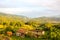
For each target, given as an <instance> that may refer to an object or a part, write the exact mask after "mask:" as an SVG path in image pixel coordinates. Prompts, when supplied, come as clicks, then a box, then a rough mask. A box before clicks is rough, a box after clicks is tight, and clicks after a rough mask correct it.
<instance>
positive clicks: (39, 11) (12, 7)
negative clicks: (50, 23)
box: [0, 0, 60, 17]
mask: <svg viewBox="0 0 60 40" xmlns="http://www.w3.org/2000/svg"><path fill="white" fill-rule="evenodd" d="M0 12H4V13H7V14H8V13H9V14H16V15H23V16H27V17H40V16H54V15H60V0H0Z"/></svg>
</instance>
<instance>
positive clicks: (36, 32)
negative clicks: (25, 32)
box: [29, 30, 45, 38]
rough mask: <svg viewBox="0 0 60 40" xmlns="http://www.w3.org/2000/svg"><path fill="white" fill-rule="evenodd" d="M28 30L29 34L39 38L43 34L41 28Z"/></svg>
mask: <svg viewBox="0 0 60 40" xmlns="http://www.w3.org/2000/svg"><path fill="white" fill-rule="evenodd" d="M29 32H30V33H31V34H30V36H32V37H35V38H39V37H41V36H43V35H44V34H45V31H43V30H30V31H29Z"/></svg>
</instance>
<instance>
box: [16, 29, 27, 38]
mask: <svg viewBox="0 0 60 40" xmlns="http://www.w3.org/2000/svg"><path fill="white" fill-rule="evenodd" d="M26 34H27V30H26V29H23V28H21V29H18V30H17V32H16V36H20V37H22V38H24V37H25V35H26Z"/></svg>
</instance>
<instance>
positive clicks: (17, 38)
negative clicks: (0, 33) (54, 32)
mask: <svg viewBox="0 0 60 40" xmlns="http://www.w3.org/2000/svg"><path fill="white" fill-rule="evenodd" d="M12 40H49V39H43V38H30V37H25V38H20V37H16V36H12Z"/></svg>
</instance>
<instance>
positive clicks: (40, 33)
mask: <svg viewBox="0 0 60 40" xmlns="http://www.w3.org/2000/svg"><path fill="white" fill-rule="evenodd" d="M44 33H45V31H43V30H28V31H27V30H26V29H23V28H20V29H18V30H17V32H16V36H20V37H22V38H24V37H25V35H28V36H30V37H35V38H39V37H40V36H43V35H44Z"/></svg>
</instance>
